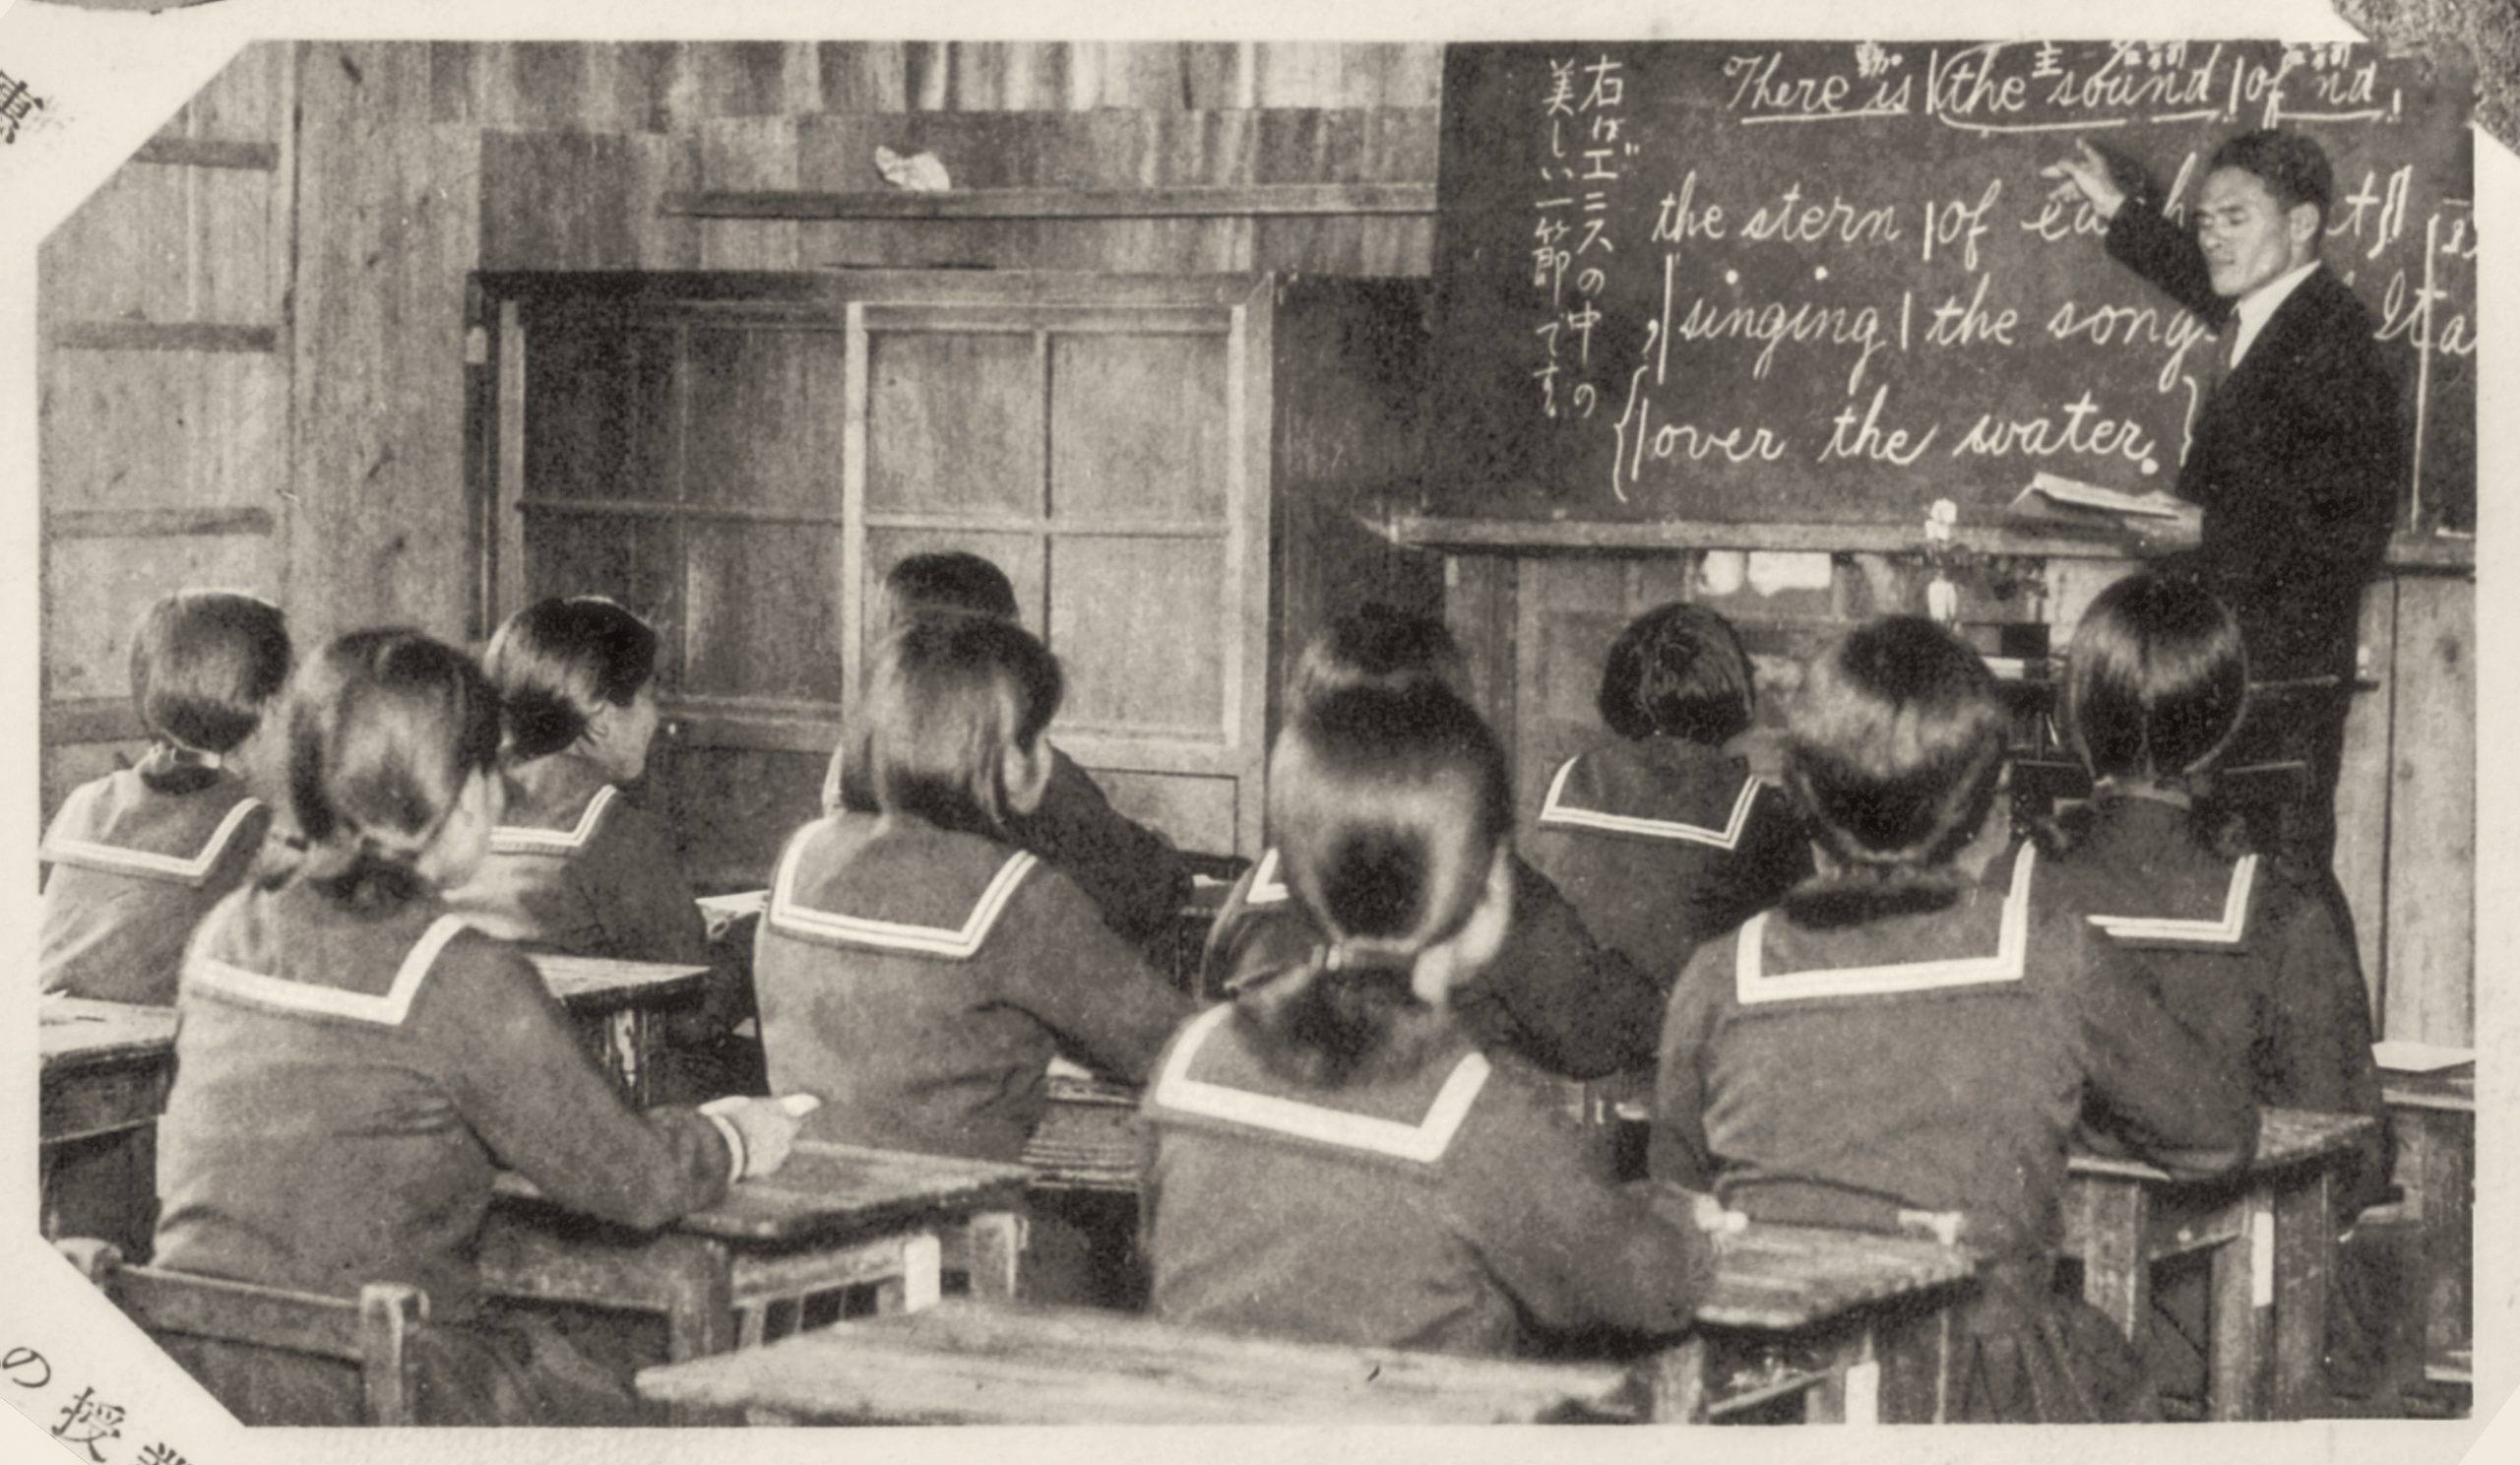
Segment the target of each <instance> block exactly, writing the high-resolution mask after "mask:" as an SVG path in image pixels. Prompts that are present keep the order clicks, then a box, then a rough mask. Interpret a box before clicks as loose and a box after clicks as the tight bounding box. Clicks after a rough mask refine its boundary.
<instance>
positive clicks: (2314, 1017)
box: [2033, 573, 2391, 1377]
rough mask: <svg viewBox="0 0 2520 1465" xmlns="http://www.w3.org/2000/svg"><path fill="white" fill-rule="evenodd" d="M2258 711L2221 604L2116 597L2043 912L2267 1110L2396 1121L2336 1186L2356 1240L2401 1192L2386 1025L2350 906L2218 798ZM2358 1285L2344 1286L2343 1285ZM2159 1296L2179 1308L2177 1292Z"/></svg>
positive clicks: (2049, 845) (2170, 588)
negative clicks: (2254, 836)
mask: <svg viewBox="0 0 2520 1465" xmlns="http://www.w3.org/2000/svg"><path fill="white" fill-rule="evenodd" d="M2247 695H2248V668H2247V665H2246V660H2245V658H2244V656H2243V655H2242V652H2241V645H2240V628H2239V623H2238V621H2237V620H2236V619H2235V618H2234V617H2233V615H2232V613H2231V611H2230V610H2229V609H2227V608H2226V607H2225V606H2224V605H2223V604H2222V603H2221V602H2220V601H2218V600H2216V599H2215V598H2214V595H2213V593H2212V592H2210V591H2208V590H2206V589H2205V588H2204V587H2203V586H2201V585H2198V584H2196V583H2194V582H2192V581H2186V580H2177V579H2172V578H2168V577H2164V576H2161V575H2155V574H2149V573H2147V574H2136V575H2131V576H2128V577H2127V578H2126V579H2123V580H2120V581H2118V582H2117V583H2116V584H2114V585H2111V586H2110V587H2109V589H2107V590H2106V591H2103V592H2102V593H2101V595H2100V598H2099V599H2098V600H2095V601H2094V602H2093V603H2092V605H2091V608H2090V609H2089V610H2088V611H2086V612H2085V613H2084V615H2083V619H2082V624H2081V625H2080V626H2079V627H2077V628H2076V629H2075V631H2074V639H2073V643H2072V648H2071V650H2070V651H2069V652H2068V654H2067V669H2066V675H2065V688H2064V712H2065V721H2066V729H2067V735H2068V736H2070V737H2071V738H2072V739H2073V743H2074V747H2075V749H2076V751H2077V752H2079V753H2080V754H2081V756H2082V760H2083V762H2084V764H2085V765H2086V766H2087V767H2089V768H2090V769H2091V772H2092V777H2093V779H2094V788H2093V795H2092V801H2091V802H2090V803H2089V804H2087V805H2084V806H2082V807H2080V808H2076V809H2074V810H2072V811H2071V812H2069V813H2068V814H2066V815H2065V816H2064V817H2063V818H2061V819H2058V820H2055V821H2053V822H2051V823H2049V824H2048V825H2047V826H2046V827H2044V828H2043V829H2042V830H2041V831H2040V839H2041V844H2042V847H2043V848H2042V853H2043V855H2045V856H2046V857H2047V862H2046V864H2045V867H2044V868H2043V870H2042V874H2041V877H2040V880H2039V885H2038V888H2037V890H2036V892H2035V893H2034V896H2033V899H2034V900H2035V901H2036V902H2037V903H2039V904H2040V905H2041V906H2043V907H2045V906H2053V907H2055V908H2056V909H2059V910H2062V911H2064V912H2067V913H2069V914H2071V915H2074V916H2078V917H2081V918H2082V919H2083V920H2084V921H2086V922H2088V923H2089V924H2092V925H2093V926H2096V927H2098V928H2099V929H2100V930H2101V931H2103V932H2105V933H2106V934H2107V935H2108V936H2109V938H2110V941H2111V942H2113V943H2114V944H2115V945H2117V946H2118V947H2120V948H2121V949H2123V950H2124V951H2125V952H2126V953H2127V954H2128V955H2129V956H2130V957H2131V958H2132V959H2133V960H2134V961H2135V962H2137V963H2139V964H2140V965H2141V966H2142V967H2143V968H2144V969H2145V970H2146V971H2147V972H2148V973H2149V975H2150V977H2151V979H2152V982H2153V983H2154V985H2155V987H2157V989H2158V990H2159V992H2160V994H2161V997H2162V1001H2163V1003H2164V1005H2166V1006H2167V1007H2168V1008H2169V1009H2170V1011H2171V1013H2172V1015H2173V1016H2174V1017H2176V1018H2177V1019H2178V1020H2179V1021H2180V1022H2182V1023H2184V1024H2185V1025H2186V1026H2187V1027H2188V1028H2189V1029H2190V1030H2191V1031H2193V1032H2194V1033H2195V1034H2196V1035H2197V1036H2198V1037H2199V1038H2201V1039H2203V1040H2204V1042H2205V1045H2206V1047H2207V1048H2208V1049H2209V1050H2211V1051H2213V1052H2214V1053H2215V1055H2216V1056H2217V1058H2219V1059H2220V1061H2221V1063H2222V1065H2223V1067H2224V1068H2225V1069H2226V1070H2228V1071H2230V1072H2233V1073H2236V1074H2239V1075H2241V1076H2242V1077H2243V1079H2244V1080H2245V1081H2246V1082H2247V1084H2248V1086H2249V1090H2250V1092H2251V1094H2252V1096H2253V1097H2254V1098H2255V1099H2256V1101H2257V1102H2258V1103H2259V1104H2261V1105H2267V1106H2271V1107H2275V1108H2282V1109H2308V1110H2319V1111H2322V1112H2325V1113H2329V1114H2359V1115H2370V1116H2372V1117H2373V1118H2374V1119H2377V1120H2378V1121H2379V1122H2378V1123H2377V1125H2376V1126H2375V1127H2374V1128H2373V1130H2372V1133H2371V1137H2370V1139H2369V1140H2368V1141H2367V1142H2366V1144H2365V1145H2364V1147H2363V1151H2362V1155H2361V1156H2360V1157H2359V1160H2358V1161H2357V1163H2356V1164H2355V1165H2354V1166H2352V1167H2351V1168H2350V1169H2349V1170H2348V1171H2347V1172H2345V1174H2344V1175H2343V1176H2342V1177H2341V1178H2340V1182H2339V1183H2338V1185H2337V1186H2336V1190H2335V1196H2336V1224H2337V1228H2338V1229H2339V1230H2340V1231H2343V1230H2345V1229H2347V1228H2349V1227H2351V1226H2352V1225H2353V1224H2354V1218H2355V1216H2356V1215H2357V1214H2358V1213H2359V1212H2361V1211H2362V1208H2363V1207H2364V1206H2366V1205H2369V1204H2371V1203H2373V1202H2375V1201H2377V1200H2378V1199H2379V1198H2380V1196H2381V1193H2382V1192H2383V1191H2385V1190H2386V1189H2387V1187H2388V1183H2389V1169H2390V1159H2391V1155H2390V1150H2391V1145H2390V1141H2389V1125H2388V1119H2387V1115H2385V1114H2384V1113H2383V1111H2382V1106H2381V1103H2380V1078H2379V1072H2378V1069H2377V1068H2376V1067H2375V1066H2374V1065H2373V1063H2372V1061H2371V1020H2370V1009H2369V1006H2368V1005H2367V996H2366V993H2365V989H2364V987H2363V985H2362V963H2361V961H2360V959H2359V957H2358V955H2357V953H2356V951H2355V947H2354V938H2353V935H2352V933H2351V932H2349V931H2347V930H2346V929H2344V928H2343V927H2342V926H2341V925H2340V924H2339V922H2338V917H2337V912H2336V908H2335V907H2334V906H2333V905H2332V904H2330V903H2329V902H2328V901H2327V900H2326V899H2324V898H2323V896H2322V892H2321V891H2320V890H2319V888H2318V887H2317V885H2316V884H2314V883H2312V881H2311V880H2309V879H2308V878H2306V877H2305V876H2302V875H2300V874H2299V873H2297V872H2293V871H2289V870H2287V869H2286V868H2284V867H2283V866H2282V865H2280V864H2278V863H2277V862H2276V861H2274V860H2268V859H2266V858H2264V857H2262V856H2260V855H2258V854H2256V853H2253V852H2251V851H2248V850H2246V849H2244V848H2243V847H2242V846H2243V843H2244V842H2243V839H2242V837H2241V836H2240V834H2239V830H2240V821H2239V820H2238V819H2237V818H2236V817H2230V816H2226V815H2225V814H2223V813H2221V812H2219V811H2218V809H2217V806H2216V804H2215V802H2214V800H2213V798H2212V797H2211V795H2210V792H2209V791H2207V790H2205V789H2203V788H2202V787H2201V786H2202V785H2203V784H2204V782H2205V780H2206V779H2207V777H2208V776H2209V775H2210V771H2211V769H2212V768H2213V766H2214V763H2215V760H2216V758H2217V757H2218V756H2219V755H2220V754H2221V752H2222V751H2223V749H2224V748H2225V747H2227V746H2228V745H2229V744H2230V742H2231V740H2232V736H2233V734H2234V733H2236V732H2237V731H2238V728H2239V724H2240V720H2241V717H2242V716H2243V708H2244V704H2245V702H2246V700H2247ZM2352 1274H2353V1272H2352V1268H2351V1267H2350V1266H2349V1267H2347V1268H2344V1269H2342V1270H2340V1273H2339V1281H2340V1283H2344V1282H2345V1281H2346V1279H2347V1278H2348V1277H2349V1276H2351V1275H2352ZM2362 1290H2363V1289H2361V1288H2358V1287H2350V1286H2347V1287H2341V1288H2340V1301H2344V1302H2347V1303H2348V1304H2349V1306H2347V1307H2340V1308H2336V1309H2333V1315H2334V1316H2335V1318H2336V1319H2337V1321H2338V1322H2339V1323H2340V1324H2344V1323H2345V1322H2347V1321H2348V1319H2350V1318H2351V1317H2352V1316H2353V1315H2354V1313H2355V1312H2356V1311H2358V1310H2362V1309H2358V1308H2355V1307H2353V1306H2351V1304H2352V1303H2353V1302H2354V1301H2355V1299H2356V1297H2357V1296H2358V1294H2359V1293H2360V1292H2361V1291H2362ZM2157 1296H2158V1297H2159V1299H2160V1300H2161V1301H2162V1302H2163V1303H2164V1304H2165V1305H2166V1306H2167V1305H2171V1304H2174V1303H2176V1302H2177V1301H2178V1291H2177V1289H2174V1288H2165V1289H2163V1290H2162V1291H2161V1292H2160V1293H2158V1294H2157ZM2179 1315H2180V1317H2181V1319H2182V1323H2183V1325H2182V1326H2180V1327H2178V1328H2177V1330H2176V1331H2177V1333H2178V1334H2179V1335H2182V1336H2186V1337H2188V1338H2189V1339H2190V1342H2191V1345H2192V1346H2191V1348H2189V1349H2186V1350H2182V1349H2180V1348H2178V1347H2177V1345H2176V1342H2175V1339H2174V1338H2173V1337H2171V1336H2163V1337H2160V1338H2158V1339H2157V1341H2158V1342H2160V1343H2162V1344H2164V1345H2166V1346H2168V1347H2169V1348H2170V1349H2171V1351H2172V1352H2173V1353H2181V1352H2192V1353H2193V1354H2195V1355H2196V1356H2195V1357H2194V1358H2192V1359H2188V1360H2185V1361H2183V1363H2182V1364H2179V1365H2173V1364H2171V1363H2167V1362H2165V1361H2162V1360H2157V1361H2156V1362H2157V1365H2160V1366H2161V1367H2163V1368H2167V1369H2170V1376H2173V1377H2178V1376H2185V1375H2191V1374H2196V1375H2197V1376H2199V1377H2201V1374H2197V1370H2198V1369H2201V1367H2202V1359H2201V1352H2202V1347H2203V1343H2202V1331H2201V1330H2202V1326H2203V1323H2202V1311H2201V1305H2200V1306H2188V1307H2184V1308H2181V1309H2180V1312H2179ZM2343 1341H2356V1340H2352V1339H2350V1338H2349V1339H2345V1340H2343ZM2360 1341H2362V1342H2363V1343H2366V1344H2367V1343H2368V1341H2369V1340H2360ZM2363 1351H2364V1352H2365V1353H2367V1352H2368V1348H2367V1347H2366V1348H2364V1349H2363ZM2184 1363H2192V1364H2193V1365H2194V1367H2193V1368H2190V1367H2185V1366H2183V1364H2184Z"/></svg>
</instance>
